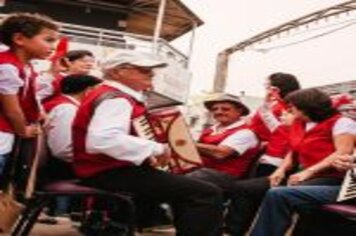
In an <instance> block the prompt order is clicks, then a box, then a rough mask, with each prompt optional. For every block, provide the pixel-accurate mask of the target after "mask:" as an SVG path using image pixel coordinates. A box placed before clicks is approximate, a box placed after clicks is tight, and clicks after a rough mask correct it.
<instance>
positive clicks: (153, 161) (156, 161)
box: [149, 144, 172, 167]
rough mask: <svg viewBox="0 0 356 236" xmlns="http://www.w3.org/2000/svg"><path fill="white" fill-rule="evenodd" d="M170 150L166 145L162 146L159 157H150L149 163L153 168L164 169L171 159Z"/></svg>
mask: <svg viewBox="0 0 356 236" xmlns="http://www.w3.org/2000/svg"><path fill="white" fill-rule="evenodd" d="M171 154H172V151H171V148H170V147H169V146H168V144H165V145H164V151H163V153H162V154H161V155H158V156H154V157H150V159H149V163H150V165H151V166H153V167H166V166H167V165H168V163H169V161H170V158H171Z"/></svg>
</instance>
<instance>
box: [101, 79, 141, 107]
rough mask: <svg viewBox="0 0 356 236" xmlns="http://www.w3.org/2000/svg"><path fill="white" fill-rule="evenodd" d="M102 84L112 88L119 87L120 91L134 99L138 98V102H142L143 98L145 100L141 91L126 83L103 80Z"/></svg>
mask: <svg viewBox="0 0 356 236" xmlns="http://www.w3.org/2000/svg"><path fill="white" fill-rule="evenodd" d="M103 84H105V85H107V86H110V87H113V88H116V89H119V90H120V91H122V92H124V93H127V94H128V95H130V96H132V97H134V98H135V99H136V100H138V101H140V102H144V100H145V96H144V95H143V93H141V92H138V91H135V90H133V89H132V88H129V87H127V86H126V85H124V84H122V83H120V82H118V81H114V80H105V81H104V82H103Z"/></svg>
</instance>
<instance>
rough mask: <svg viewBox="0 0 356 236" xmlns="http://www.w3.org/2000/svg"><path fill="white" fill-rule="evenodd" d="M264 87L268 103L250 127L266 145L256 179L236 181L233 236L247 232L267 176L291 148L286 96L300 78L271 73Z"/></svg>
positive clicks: (231, 224) (266, 186) (230, 225)
mask: <svg viewBox="0 0 356 236" xmlns="http://www.w3.org/2000/svg"><path fill="white" fill-rule="evenodd" d="M265 87H266V98H265V102H264V104H263V105H262V106H261V107H260V108H259V109H257V111H256V113H255V114H254V115H253V117H252V119H251V122H250V129H251V130H253V132H254V133H255V134H256V135H257V136H258V138H259V140H260V141H261V142H262V143H266V145H265V148H264V152H263V155H262V156H261V157H260V159H259V160H258V164H257V167H256V171H255V174H254V176H253V177H254V178H249V179H246V180H239V181H236V182H235V183H234V186H233V189H234V190H233V192H234V195H235V196H234V197H233V198H232V201H231V204H230V209H229V212H231V218H230V221H231V222H228V224H227V232H228V233H230V234H232V235H234V236H243V235H245V234H246V233H247V231H248V229H249V228H250V225H251V222H252V221H253V218H254V216H255V215H256V212H257V210H258V207H259V206H260V204H261V202H262V200H263V196H264V194H265V193H266V192H267V190H268V189H269V188H270V181H269V180H268V176H269V175H270V174H272V173H273V172H274V171H275V170H276V169H277V167H278V166H279V165H280V164H281V163H282V162H283V158H284V157H285V156H286V154H287V153H288V151H289V143H288V135H289V133H288V132H289V127H288V126H287V125H286V124H285V123H284V121H282V117H283V115H284V114H285V113H287V105H286V103H285V102H284V98H285V97H286V96H287V95H288V94H289V93H291V92H293V91H296V90H298V89H300V85H299V82H298V79H297V78H296V77H295V76H294V75H292V74H289V73H282V72H277V73H273V74H271V75H269V76H268V78H267V80H266V83H265Z"/></svg>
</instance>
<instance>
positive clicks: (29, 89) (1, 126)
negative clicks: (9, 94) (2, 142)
mask: <svg viewBox="0 0 356 236" xmlns="http://www.w3.org/2000/svg"><path fill="white" fill-rule="evenodd" d="M0 64H11V65H13V66H15V67H16V68H17V69H18V71H19V77H20V78H21V79H22V80H23V81H24V86H23V87H21V88H20V90H19V93H18V97H19V101H20V106H21V108H22V112H23V113H24V115H25V118H26V121H27V122H28V123H34V122H37V121H38V118H39V107H38V103H37V100H36V96H35V91H36V90H35V82H36V81H35V80H36V77H37V74H36V73H35V72H34V71H33V68H32V67H30V69H31V74H30V76H29V77H28V78H26V77H25V72H24V67H25V65H24V64H22V63H21V62H20V61H19V60H18V59H17V57H16V56H15V55H14V54H13V53H11V52H10V51H6V52H0ZM25 80H28V81H25ZM26 85H27V86H26ZM0 131H2V132H8V133H13V128H12V127H11V124H10V122H9V121H8V120H7V119H6V118H5V116H4V114H3V112H2V110H1V107H0Z"/></svg>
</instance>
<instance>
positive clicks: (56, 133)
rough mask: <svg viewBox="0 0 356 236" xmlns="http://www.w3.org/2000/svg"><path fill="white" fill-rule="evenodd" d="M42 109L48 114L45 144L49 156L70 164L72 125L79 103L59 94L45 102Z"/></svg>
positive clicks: (71, 158)
mask: <svg viewBox="0 0 356 236" xmlns="http://www.w3.org/2000/svg"><path fill="white" fill-rule="evenodd" d="M43 107H44V109H45V111H46V113H47V114H48V127H49V128H48V131H47V144H48V147H49V149H50V150H51V154H52V155H53V156H54V157H56V158H60V159H61V160H63V161H66V162H72V161H73V142H72V124H73V120H74V117H75V114H76V112H77V110H78V107H79V101H78V100H76V99H75V98H73V97H71V96H69V95H64V94H61V95H59V96H55V97H53V98H51V99H49V100H48V101H46V102H45V103H44V104H43Z"/></svg>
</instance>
